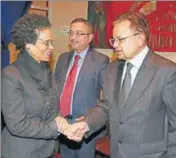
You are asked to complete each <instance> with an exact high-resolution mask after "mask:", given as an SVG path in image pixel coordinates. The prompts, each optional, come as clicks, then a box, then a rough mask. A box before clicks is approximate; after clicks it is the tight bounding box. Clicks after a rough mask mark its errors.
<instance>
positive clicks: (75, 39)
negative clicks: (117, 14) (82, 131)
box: [55, 18, 109, 158]
mask: <svg viewBox="0 0 176 158" xmlns="http://www.w3.org/2000/svg"><path fill="white" fill-rule="evenodd" d="M92 39H93V30H92V26H91V25H90V24H89V23H88V21H87V20H85V19H83V18H77V19H74V20H73V21H72V22H71V24H70V31H69V44H70V46H71V47H72V49H73V51H71V52H66V53H63V54H61V55H60V56H59V59H58V61H57V64H56V70H55V75H56V80H57V81H58V83H59V87H58V89H59V98H60V101H59V104H58V106H59V111H60V113H61V115H62V116H64V117H65V118H67V120H68V122H70V123H73V122H75V120H76V119H77V118H79V117H81V116H84V115H86V114H88V112H89V110H90V109H91V108H92V107H94V106H95V105H96V101H97V100H98V99H100V91H101V89H102V86H103V78H104V72H105V69H106V67H107V65H108V63H109V58H108V57H107V56H105V55H103V54H100V53H99V52H97V51H96V50H94V49H92V48H90V46H89V44H90V42H91V41H92ZM60 142H61V146H60V153H61V156H62V158H83V157H84V158H94V157H95V140H91V141H88V142H85V141H82V142H79V143H76V142H73V141H70V140H68V139H66V138H65V137H60Z"/></svg>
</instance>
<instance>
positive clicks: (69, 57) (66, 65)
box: [58, 52, 74, 96]
mask: <svg viewBox="0 0 176 158" xmlns="http://www.w3.org/2000/svg"><path fill="white" fill-rule="evenodd" d="M73 54H74V52H70V53H69V54H68V55H67V56H65V60H63V61H61V62H63V63H62V74H61V75H60V76H61V78H60V80H59V88H58V89H59V92H58V94H59V96H60V95H61V93H62V89H63V86H64V83H65V79H66V76H67V71H68V68H69V65H70V62H71V60H72V57H73Z"/></svg>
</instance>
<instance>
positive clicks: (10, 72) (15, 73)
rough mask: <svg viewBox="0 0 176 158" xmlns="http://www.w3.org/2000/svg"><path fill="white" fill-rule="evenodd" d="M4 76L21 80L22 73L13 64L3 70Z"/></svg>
mask: <svg viewBox="0 0 176 158" xmlns="http://www.w3.org/2000/svg"><path fill="white" fill-rule="evenodd" d="M2 76H9V77H12V78H20V76H21V72H20V70H19V69H18V68H17V67H16V66H15V64H14V63H13V64H10V65H8V66H7V67H5V68H4V69H3V70H2Z"/></svg>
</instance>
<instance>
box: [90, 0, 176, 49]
mask: <svg viewBox="0 0 176 158" xmlns="http://www.w3.org/2000/svg"><path fill="white" fill-rule="evenodd" d="M129 10H132V11H137V12H140V13H143V14H144V15H145V16H146V17H147V18H148V20H149V22H150V32H151V35H150V40H149V45H150V47H151V48H152V49H153V50H154V51H165V52H176V40H175V39H176V2H174V1H89V2H88V20H89V22H90V23H91V24H92V25H93V28H94V41H93V45H94V47H95V48H111V46H110V43H109V39H110V38H112V29H113V21H114V20H115V19H116V17H117V16H118V15H120V14H121V13H123V12H125V11H129Z"/></svg>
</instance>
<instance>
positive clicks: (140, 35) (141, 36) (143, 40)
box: [138, 33, 146, 46]
mask: <svg viewBox="0 0 176 158" xmlns="http://www.w3.org/2000/svg"><path fill="white" fill-rule="evenodd" d="M138 40H139V46H142V45H143V44H144V43H145V42H146V37H145V34H144V33H141V34H139V35H138Z"/></svg>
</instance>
